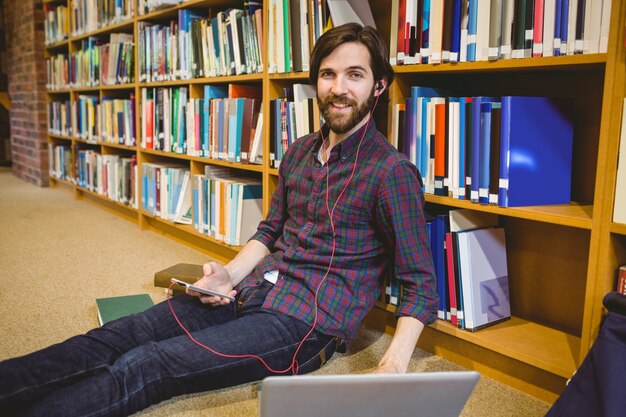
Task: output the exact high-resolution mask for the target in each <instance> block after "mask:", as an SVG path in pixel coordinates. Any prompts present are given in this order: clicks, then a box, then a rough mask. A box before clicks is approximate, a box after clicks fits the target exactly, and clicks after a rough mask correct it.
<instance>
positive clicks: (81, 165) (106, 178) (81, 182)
mask: <svg viewBox="0 0 626 417" xmlns="http://www.w3.org/2000/svg"><path fill="white" fill-rule="evenodd" d="M75 163H76V171H75V172H76V177H75V179H74V180H75V182H76V185H78V186H79V187H82V188H85V189H87V190H89V191H91V192H95V193H97V194H100V195H102V196H105V197H107V198H108V199H110V200H112V201H116V202H118V203H121V204H125V205H128V206H131V207H133V208H137V189H138V182H137V157H136V156H135V155H132V156H121V155H110V154H109V155H102V154H101V153H100V152H98V151H95V150H92V149H80V150H78V151H77V152H76V162H75Z"/></svg>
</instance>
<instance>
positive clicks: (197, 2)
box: [137, 0, 241, 21]
mask: <svg viewBox="0 0 626 417" xmlns="http://www.w3.org/2000/svg"><path fill="white" fill-rule="evenodd" d="M228 6H238V7H241V2H238V1H236V0H189V1H183V2H181V3H179V4H177V5H175V6H169V7H166V8H163V9H159V10H154V11H151V12H149V13H145V14H140V15H138V16H137V21H142V20H151V19H159V20H161V19H166V18H170V17H175V16H177V13H178V10H180V9H203V8H204V9H209V8H210V9H215V10H220V9H226V8H228Z"/></svg>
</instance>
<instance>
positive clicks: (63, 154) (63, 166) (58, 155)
mask: <svg viewBox="0 0 626 417" xmlns="http://www.w3.org/2000/svg"><path fill="white" fill-rule="evenodd" d="M48 168H49V173H50V176H51V177H52V178H56V179H59V180H67V181H71V180H72V178H73V175H72V149H71V148H70V146H69V145H57V144H54V143H49V144H48Z"/></svg>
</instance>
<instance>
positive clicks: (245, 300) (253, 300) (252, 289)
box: [237, 280, 274, 310]
mask: <svg viewBox="0 0 626 417" xmlns="http://www.w3.org/2000/svg"><path fill="white" fill-rule="evenodd" d="M272 285H274V284H272V283H271V282H269V281H266V280H263V282H261V283H259V284H257V285H251V286H249V287H245V288H243V289H242V290H241V292H240V294H239V298H238V299H237V309H238V310H241V309H244V308H250V307H254V306H260V305H261V304H263V301H265V297H266V296H267V293H268V292H269V290H270V289H271V288H272Z"/></svg>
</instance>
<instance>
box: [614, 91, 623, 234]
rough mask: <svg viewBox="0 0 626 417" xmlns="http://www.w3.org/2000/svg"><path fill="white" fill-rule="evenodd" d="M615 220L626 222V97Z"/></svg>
mask: <svg viewBox="0 0 626 417" xmlns="http://www.w3.org/2000/svg"><path fill="white" fill-rule="evenodd" d="M613 201H614V203H613V204H614V206H613V221H614V222H615V223H622V224H626V99H624V102H623V105H622V131H621V136H620V145H619V160H618V162H617V180H616V184H615V198H614V199H613Z"/></svg>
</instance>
